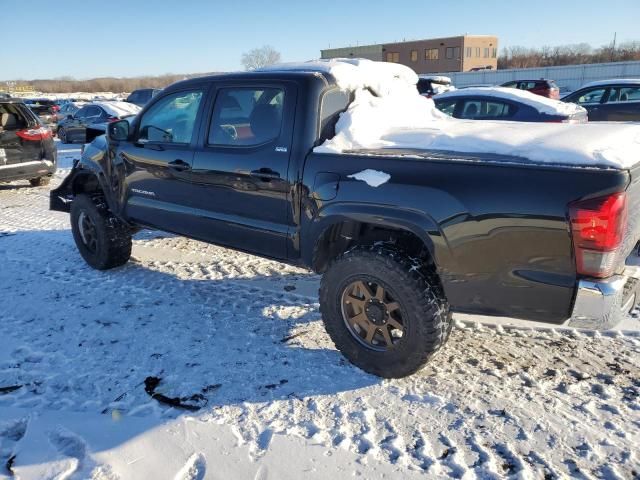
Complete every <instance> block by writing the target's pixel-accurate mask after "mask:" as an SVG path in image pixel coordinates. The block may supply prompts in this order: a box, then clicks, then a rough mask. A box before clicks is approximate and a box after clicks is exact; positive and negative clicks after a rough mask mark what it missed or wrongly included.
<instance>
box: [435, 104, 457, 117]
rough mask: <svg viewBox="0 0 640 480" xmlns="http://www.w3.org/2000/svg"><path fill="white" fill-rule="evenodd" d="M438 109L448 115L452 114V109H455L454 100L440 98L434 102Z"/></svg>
mask: <svg viewBox="0 0 640 480" xmlns="http://www.w3.org/2000/svg"><path fill="white" fill-rule="evenodd" d="M436 106H437V107H438V110H440V111H441V112H444V113H446V114H447V115H449V116H453V111H454V110H455V109H456V100H442V101H438V102H436Z"/></svg>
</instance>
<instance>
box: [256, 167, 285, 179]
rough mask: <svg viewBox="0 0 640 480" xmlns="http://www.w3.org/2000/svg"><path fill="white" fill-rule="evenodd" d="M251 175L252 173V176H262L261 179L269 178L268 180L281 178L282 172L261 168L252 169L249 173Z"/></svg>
mask: <svg viewBox="0 0 640 480" xmlns="http://www.w3.org/2000/svg"><path fill="white" fill-rule="evenodd" d="M249 175H251V176H252V177H257V178H260V179H261V180H264V179H267V181H269V180H275V179H278V178H280V174H279V173H278V172H274V171H273V170H271V169H270V168H261V169H260V170H252V171H251V173H249Z"/></svg>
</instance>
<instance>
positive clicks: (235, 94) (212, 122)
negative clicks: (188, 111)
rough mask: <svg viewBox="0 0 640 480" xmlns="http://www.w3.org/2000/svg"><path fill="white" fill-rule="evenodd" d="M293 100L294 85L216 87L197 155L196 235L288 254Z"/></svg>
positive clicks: (256, 250) (279, 255) (268, 252)
mask: <svg viewBox="0 0 640 480" xmlns="http://www.w3.org/2000/svg"><path fill="white" fill-rule="evenodd" d="M295 105H296V89H295V86H293V85H291V84H288V83H284V82H283V83H278V82H261V83H245V84H229V85H218V86H217V87H216V92H215V100H214V102H213V104H212V105H211V106H210V108H209V111H210V112H211V113H210V114H209V115H208V122H205V123H204V124H205V125H206V129H203V133H202V140H201V142H200V145H201V147H199V148H198V150H197V151H196V153H195V157H194V160H193V173H192V177H191V178H192V180H193V183H194V195H193V196H192V198H191V205H192V206H193V208H194V209H195V215H196V218H197V223H196V224H195V225H196V229H197V232H195V235H196V236H197V237H198V238H201V239H203V240H206V241H209V242H213V243H218V244H222V245H230V246H233V247H234V248H239V249H242V250H246V251H250V252H254V253H258V254H261V255H265V256H270V257H276V258H285V257H286V251H287V238H288V234H289V231H290V229H291V225H292V218H293V216H292V213H291V211H290V208H289V206H290V188H291V184H292V182H293V181H292V180H291V179H292V178H293V177H295V172H289V155H290V151H291V140H292V134H293V120H294V112H295Z"/></svg>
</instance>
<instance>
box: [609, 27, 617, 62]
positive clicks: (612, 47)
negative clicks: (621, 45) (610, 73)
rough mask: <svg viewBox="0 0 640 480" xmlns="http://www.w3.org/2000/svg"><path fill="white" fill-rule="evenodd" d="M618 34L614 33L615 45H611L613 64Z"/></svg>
mask: <svg viewBox="0 0 640 480" xmlns="http://www.w3.org/2000/svg"><path fill="white" fill-rule="evenodd" d="M617 35H618V32H613V44H612V45H611V61H612V62H613V55H614V53H615V51H616V36H617Z"/></svg>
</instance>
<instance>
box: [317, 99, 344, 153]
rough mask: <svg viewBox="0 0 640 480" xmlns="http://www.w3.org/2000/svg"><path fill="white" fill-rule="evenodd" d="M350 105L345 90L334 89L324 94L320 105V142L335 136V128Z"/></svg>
mask: <svg viewBox="0 0 640 480" xmlns="http://www.w3.org/2000/svg"><path fill="white" fill-rule="evenodd" d="M349 103H351V93H350V92H348V91H346V90H340V89H338V88H334V89H331V90H329V91H328V92H325V94H324V95H323V96H322V101H321V104H320V134H319V135H318V138H319V139H320V141H321V142H322V141H324V140H327V139H329V138H332V137H333V136H334V135H335V126H336V123H337V122H338V119H339V118H340V113H342V112H344V111H345V110H346V109H347V107H348V106H349Z"/></svg>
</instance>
